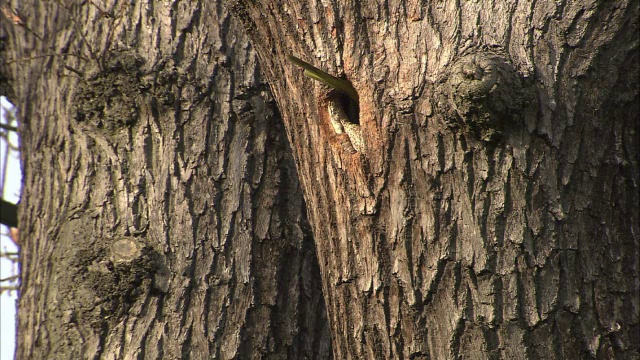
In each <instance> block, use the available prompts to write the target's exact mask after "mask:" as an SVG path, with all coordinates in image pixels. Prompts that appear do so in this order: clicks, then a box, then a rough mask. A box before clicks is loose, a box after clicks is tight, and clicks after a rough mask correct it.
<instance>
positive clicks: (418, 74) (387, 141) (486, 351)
mask: <svg viewBox="0 0 640 360" xmlns="http://www.w3.org/2000/svg"><path fill="white" fill-rule="evenodd" d="M232 11H233V12H234V13H235V14H236V15H237V16H238V18H239V19H240V20H241V21H242V22H243V24H244V25H245V27H246V28H247V31H248V33H249V36H250V37H251V39H252V41H253V44H255V46H256V49H257V52H258V56H259V58H260V60H261V65H262V68H263V71H264V72H265V75H266V77H267V79H268V80H269V82H270V84H271V86H272V90H273V92H274V95H275V98H276V100H277V102H278V105H279V108H280V110H281V112H282V113H283V118H284V122H285V127H286V130H287V134H288V137H289V139H290V141H291V146H292V149H293V153H294V157H295V159H296V163H297V166H298V173H299V176H300V180H301V185H302V189H303V192H304V195H305V199H306V202H307V204H308V207H309V208H308V211H309V218H310V223H311V226H312V229H313V232H314V239H315V242H316V248H317V249H318V258H319V261H320V268H321V273H322V279H323V280H322V285H323V292H324V296H325V301H326V303H327V311H328V314H329V322H330V324H331V332H332V338H333V346H334V348H333V349H334V356H335V357H336V358H344V359H374V358H375V359H417V358H422V359H427V358H430V359H449V358H465V359H467V358H474V359H475V358H478V359H485V358H492V359H493V358H502V359H583V358H601V359H611V358H619V359H628V358H637V357H638V341H639V340H638V339H640V333H639V311H640V310H639V306H638V303H639V300H640V299H639V295H638V291H639V280H638V245H639V239H638V234H639V233H640V229H639V226H638V224H639V218H638V217H639V205H638V204H639V201H640V199H639V196H638V180H639V176H638V174H639V167H638V158H639V151H638V146H639V135H638V130H639V129H638V127H639V115H638V114H639V112H640V109H639V107H638V101H639V98H638V92H639V86H638V63H639V56H638V54H639V52H638V38H637V34H638V15H639V11H638V2H637V1H622V0H621V1H599V2H598V1H587V2H584V1H568V0H562V1H555V2H551V1H538V2H536V1H505V2H502V1H498V2H494V1H476V2H474V1H465V2H453V1H451V2H437V1H436V2H434V1H429V2H425V1H417V0H407V1H399V0H390V1H384V2H378V1H366V0H363V1H339V2H326V1H317V0H306V1H305V0H301V1H276V2H274V1H270V0H269V1H267V0H261V1H249V0H241V1H235V2H234V5H233V8H232ZM288 54H293V55H295V56H297V57H299V58H302V59H303V60H305V61H308V62H310V63H312V64H314V65H315V66H316V67H318V68H321V69H324V70H326V71H328V72H329V73H333V74H335V75H340V74H344V75H345V76H346V78H348V79H349V80H350V81H351V82H352V83H353V85H354V87H355V89H356V90H357V92H358V93H359V119H358V122H359V124H357V125H356V124H353V123H355V122H356V121H354V119H351V120H350V119H349V118H348V117H347V116H346V115H344V112H340V111H336V110H335V108H336V107H337V108H340V107H341V106H342V107H344V104H345V103H346V102H348V100H346V99H344V98H343V99H341V100H340V96H341V95H339V94H336V93H328V89H327V88H326V87H324V86H323V85H320V84H319V83H317V82H314V81H313V80H311V79H308V78H305V77H303V75H302V71H301V69H300V68H298V67H297V66H296V65H294V64H293V63H290V62H288V61H287V58H286V56H287V55H288ZM349 122H351V123H352V124H350V125H351V126H352V131H351V132H350V133H349V132H347V131H346V124H348V123H349ZM354 129H355V130H354ZM358 133H360V134H358ZM358 143H364V145H357V144H358Z"/></svg>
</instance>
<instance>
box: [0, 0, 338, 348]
mask: <svg viewBox="0 0 640 360" xmlns="http://www.w3.org/2000/svg"><path fill="white" fill-rule="evenodd" d="M0 7H1V10H2V14H0V16H4V17H3V18H2V21H1V25H0V26H1V29H2V43H3V44H2V45H4V46H3V47H4V50H3V51H2V52H1V53H0V56H1V59H2V62H1V63H0V64H2V69H1V71H0V73H1V74H2V76H0V79H3V81H5V83H4V84H3V85H4V86H3V89H2V93H3V94H5V95H9V96H10V97H11V100H12V101H13V102H14V104H16V105H17V106H18V107H19V118H20V120H21V124H20V135H21V151H22V155H23V171H24V189H23V197H22V201H21V210H20V215H19V223H20V236H21V245H22V247H21V263H22V267H21V268H22V283H21V291H20V301H19V319H18V320H19V329H18V330H19V336H18V347H17V358H18V359H85V358H86V359H258V358H270V359H285V358H290V359H304V358H330V357H331V354H332V351H331V342H330V333H329V328H328V322H327V319H326V311H325V308H324V302H323V298H322V294H321V287H320V274H319V269H318V266H317V258H316V254H315V247H314V244H313V238H312V235H311V232H310V227H309V225H308V223H307V220H306V216H305V215H306V210H305V205H304V202H303V198H302V193H301V190H300V187H299V183H298V175H297V172H296V168H295V165H294V162H293V158H292V156H291V150H290V148H289V145H288V142H287V139H286V137H285V135H284V134H285V133H284V129H283V125H282V121H281V119H280V115H279V113H278V111H277V108H276V106H275V102H274V101H273V98H272V95H271V94H270V92H269V90H268V87H267V86H266V84H265V83H264V82H263V80H262V79H261V75H260V72H259V69H258V66H257V61H256V57H255V54H254V52H253V50H252V47H251V46H250V45H249V43H248V39H247V38H246V36H245V35H243V31H242V29H241V28H240V27H239V26H238V24H237V22H236V21H234V20H233V19H232V18H230V16H229V14H228V12H227V10H226V9H225V8H223V7H222V6H221V4H220V3H216V2H211V1H190V2H179V3H167V2H155V1H142V2H127V1H116V2H108V3H105V2H102V1H88V2H85V1H82V2H79V1H66V0H60V1H49V2H46V1H45V2H43V1H22V0H21V1H13V2H11V3H9V2H5V1H3V2H2V3H1V4H0Z"/></svg>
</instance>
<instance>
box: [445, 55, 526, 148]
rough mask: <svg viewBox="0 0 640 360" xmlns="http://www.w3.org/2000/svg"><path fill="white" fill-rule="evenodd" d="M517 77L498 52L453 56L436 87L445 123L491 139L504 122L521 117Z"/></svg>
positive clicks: (481, 138) (507, 61) (502, 126)
mask: <svg viewBox="0 0 640 360" xmlns="http://www.w3.org/2000/svg"><path fill="white" fill-rule="evenodd" d="M522 88H523V87H522V80H521V77H520V76H519V75H518V74H517V73H516V71H515V70H514V68H513V66H512V65H511V63H510V61H509V60H508V59H507V58H506V56H503V55H501V54H497V53H493V52H476V53H473V54H469V55H465V56H463V57H461V58H459V59H457V60H456V61H455V62H454V63H453V64H452V65H451V66H450V67H449V69H447V71H446V72H445V74H444V76H443V78H442V79H441V81H440V83H439V85H438V86H437V89H436V93H435V95H436V104H438V107H439V108H440V110H442V114H443V115H444V117H445V121H446V123H447V124H448V125H449V126H451V127H452V128H454V129H460V130H461V131H462V132H463V133H464V134H470V135H473V136H474V137H476V138H478V139H479V140H482V141H486V142H491V141H494V140H497V139H499V138H500V137H501V135H502V132H503V130H504V127H505V125H507V124H509V123H516V122H518V121H519V119H520V118H521V116H520V113H521V112H522V111H521V110H522V106H523V90H522Z"/></svg>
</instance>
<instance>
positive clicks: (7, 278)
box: [0, 275, 20, 282]
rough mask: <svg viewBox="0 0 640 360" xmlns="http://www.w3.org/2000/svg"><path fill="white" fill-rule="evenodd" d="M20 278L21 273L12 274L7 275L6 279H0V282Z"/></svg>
mask: <svg viewBox="0 0 640 360" xmlns="http://www.w3.org/2000/svg"><path fill="white" fill-rule="evenodd" d="M19 278H20V275H12V276H9V277H6V278H4V279H0V282H5V281H15V280H18V279H19Z"/></svg>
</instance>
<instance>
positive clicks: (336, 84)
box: [287, 55, 359, 104]
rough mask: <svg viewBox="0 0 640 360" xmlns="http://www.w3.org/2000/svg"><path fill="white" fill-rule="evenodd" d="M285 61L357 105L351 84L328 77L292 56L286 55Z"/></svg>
mask: <svg viewBox="0 0 640 360" xmlns="http://www.w3.org/2000/svg"><path fill="white" fill-rule="evenodd" d="M287 59H288V60H289V61H291V62H292V63H294V64H296V65H298V66H300V67H302V68H303V69H304V74H305V75H306V76H308V77H310V78H312V79H314V80H317V81H320V82H321V83H323V84H325V85H327V86H329V87H331V88H333V89H336V90H338V91H340V92H342V93H343V94H345V95H347V96H348V97H349V98H350V99H351V100H353V101H354V102H355V103H356V104H357V103H359V98H358V92H357V91H356V89H355V88H354V87H353V85H351V83H350V82H349V81H347V80H344V79H340V78H337V77H335V76H333V75H330V74H328V73H326V72H324V71H322V70H320V69H318V68H317V67H315V66H313V65H311V64H309V63H308V62H306V61H303V60H300V59H298V58H297V57H295V56H293V55H287Z"/></svg>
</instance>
